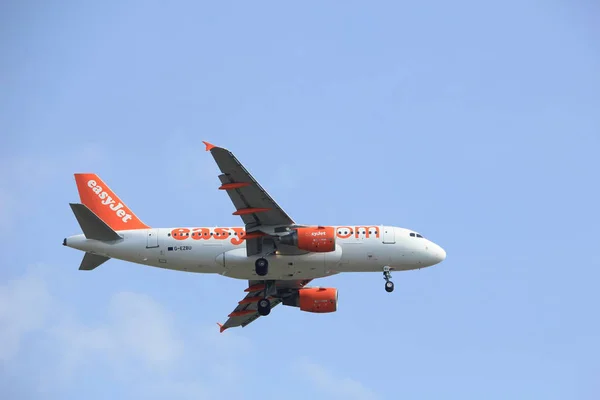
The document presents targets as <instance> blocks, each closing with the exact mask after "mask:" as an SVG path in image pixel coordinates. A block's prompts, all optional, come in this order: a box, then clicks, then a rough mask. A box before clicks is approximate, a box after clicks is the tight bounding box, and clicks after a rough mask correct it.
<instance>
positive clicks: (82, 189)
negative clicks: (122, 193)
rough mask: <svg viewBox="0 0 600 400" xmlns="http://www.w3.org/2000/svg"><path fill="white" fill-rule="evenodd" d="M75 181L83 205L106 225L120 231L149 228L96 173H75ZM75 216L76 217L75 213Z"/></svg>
mask: <svg viewBox="0 0 600 400" xmlns="http://www.w3.org/2000/svg"><path fill="white" fill-rule="evenodd" d="M75 182H76V183H77V190H78V191H79V197H80V199H81V202H82V203H83V205H84V206H86V208H88V210H91V211H92V213H93V214H95V216H96V217H97V218H99V219H101V220H102V221H103V222H104V223H105V224H106V225H108V227H109V228H110V229H111V230H113V231H120V230H126V229H147V228H149V226H148V225H146V224H144V223H143V222H142V221H141V220H140V219H139V218H138V217H137V216H136V215H135V214H134V213H133V212H132V211H131V209H130V208H129V207H127V206H126V205H125V203H123V201H121V199H120V198H119V197H118V196H117V195H116V194H115V193H114V192H113V191H112V190H111V189H110V188H109V187H108V185H106V184H105V183H104V182H103V181H102V179H100V177H99V176H98V175H96V174H87V173H86V174H75ZM73 212H75V210H73ZM75 216H76V217H77V213H76V214H75ZM78 219H79V218H78ZM80 224H81V222H80ZM82 228H83V227H82Z"/></svg>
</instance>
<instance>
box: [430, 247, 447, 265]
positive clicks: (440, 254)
mask: <svg viewBox="0 0 600 400" xmlns="http://www.w3.org/2000/svg"><path fill="white" fill-rule="evenodd" d="M431 255H432V256H433V259H434V262H435V263H436V264H437V263H441V262H442V261H444V260H445V259H446V250H444V249H443V248H442V246H440V245H438V244H435V243H431Z"/></svg>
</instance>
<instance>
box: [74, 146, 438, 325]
mask: <svg viewBox="0 0 600 400" xmlns="http://www.w3.org/2000/svg"><path fill="white" fill-rule="evenodd" d="M203 143H204V145H205V146H206V151H208V152H210V153H211V155H212V156H213V158H214V160H215V162H216V164H217V166H218V168H219V170H220V171H221V174H220V175H219V176H218V178H219V180H220V182H221V184H220V186H219V189H220V190H223V191H225V192H226V193H227V194H228V195H229V198H230V199H231V202H232V203H233V206H234V207H235V211H234V212H233V215H238V216H240V218H241V219H242V221H243V223H244V226H243V227H196V226H188V227H172V228H153V227H150V226H148V225H146V224H145V223H143V222H142V221H141V220H140V219H139V218H138V217H137V216H136V215H135V214H134V213H133V211H131V209H130V208H129V207H128V206H127V205H126V204H125V203H124V202H123V201H122V200H121V199H120V198H119V197H118V196H117V195H116V194H115V193H114V192H113V191H112V190H111V189H110V188H109V187H108V186H107V185H106V184H105V183H104V182H103V181H102V179H100V177H99V176H97V175H96V174H93V173H76V174H74V176H75V182H76V185H77V189H78V192H79V197H80V201H81V203H70V207H71V210H72V211H73V214H74V215H75V218H76V219H77V222H78V223H79V225H80V228H81V230H82V232H83V234H78V235H73V236H70V237H67V238H65V239H64V240H63V245H64V246H68V247H71V248H74V249H77V250H81V251H83V252H85V254H84V255H83V259H82V261H81V264H80V266H79V269H80V270H83V271H91V270H93V269H95V268H96V267H98V266H100V265H101V264H103V263H104V262H106V261H107V260H109V259H111V258H114V259H118V260H123V261H128V262H132V263H137V264H142V265H147V266H152V267H158V268H166V269H171V270H177V271H187V272H196V273H207V274H220V275H223V276H225V277H229V278H235V279H240V280H246V281H248V287H247V288H246V289H245V290H244V292H245V293H246V295H245V297H244V298H243V299H242V300H240V301H239V302H238V304H237V306H236V307H235V308H234V310H233V311H232V312H231V313H230V314H229V315H228V319H227V320H226V322H225V323H224V324H220V323H219V324H218V325H219V327H220V332H223V331H225V330H226V329H228V328H232V327H245V326H247V325H248V324H250V323H251V322H253V321H255V320H256V319H258V318H259V317H261V316H267V315H269V313H270V312H271V309H272V308H273V307H275V306H277V305H278V304H283V305H285V306H291V307H297V308H299V309H300V310H301V311H306V312H311V313H330V312H335V311H337V304H338V291H337V289H336V288H327V287H320V286H309V285H308V284H309V283H310V282H311V281H313V280H315V279H318V278H323V277H328V276H332V275H336V274H339V273H343V272H378V273H383V278H384V280H385V290H386V291H387V292H392V291H393V290H394V283H393V282H392V280H391V272H392V271H406V270H414V269H420V268H425V267H429V266H433V265H436V264H439V263H440V262H442V261H444V260H445V258H446V251H445V250H444V249H443V248H442V247H440V246H439V245H438V244H436V243H434V242H432V241H431V240H429V239H427V238H425V237H423V236H422V235H421V234H420V233H418V232H416V231H414V230H411V229H406V228H401V227H395V226H387V225H342V226H321V225H304V224H298V223H296V222H295V221H294V220H293V219H292V218H291V217H290V216H289V215H288V214H287V213H286V212H285V211H284V210H283V209H282V208H281V207H280V206H279V205H278V204H277V203H276V202H275V200H273V198H272V197H271V196H270V195H269V194H268V193H267V192H266V191H265V190H264V189H263V188H262V186H261V185H260V184H259V183H258V182H257V181H256V180H255V179H254V177H253V176H252V175H251V174H250V173H249V172H248V171H247V170H246V168H245V167H244V166H243V165H242V164H241V163H240V162H239V161H238V159H237V158H236V157H235V156H234V154H233V153H232V152H230V151H229V150H227V149H225V148H222V147H217V146H215V145H212V144H210V143H208V142H203Z"/></svg>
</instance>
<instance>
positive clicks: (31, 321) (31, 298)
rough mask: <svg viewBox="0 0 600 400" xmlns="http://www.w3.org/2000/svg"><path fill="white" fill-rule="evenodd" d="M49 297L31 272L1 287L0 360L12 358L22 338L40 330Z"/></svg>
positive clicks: (50, 300) (17, 350) (49, 302)
mask: <svg viewBox="0 0 600 400" xmlns="http://www.w3.org/2000/svg"><path fill="white" fill-rule="evenodd" d="M51 303H52V298H51V296H50V294H49V293H48V290H47V287H46V284H45V282H44V281H43V279H42V277H41V276H39V275H37V274H35V273H34V272H33V271H31V270H30V271H28V272H27V273H26V274H25V275H24V276H22V277H19V278H17V279H13V280H11V281H9V282H7V283H6V284H4V285H2V286H0V361H3V362H7V361H9V360H10V359H12V358H14V357H15V356H16V355H17V354H18V352H19V349H20V347H21V342H22V339H23V337H25V336H26V335H28V334H29V333H31V332H33V331H35V330H38V329H40V328H42V327H43V326H44V324H45V322H46V319H47V316H48V309H49V307H51Z"/></svg>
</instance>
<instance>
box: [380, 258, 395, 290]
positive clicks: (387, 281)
mask: <svg viewBox="0 0 600 400" xmlns="http://www.w3.org/2000/svg"><path fill="white" fill-rule="evenodd" d="M383 279H385V291H386V292H388V293H391V292H393V291H394V282H392V281H391V280H390V279H392V274H391V273H390V267H388V266H387V265H386V266H385V267H383Z"/></svg>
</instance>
